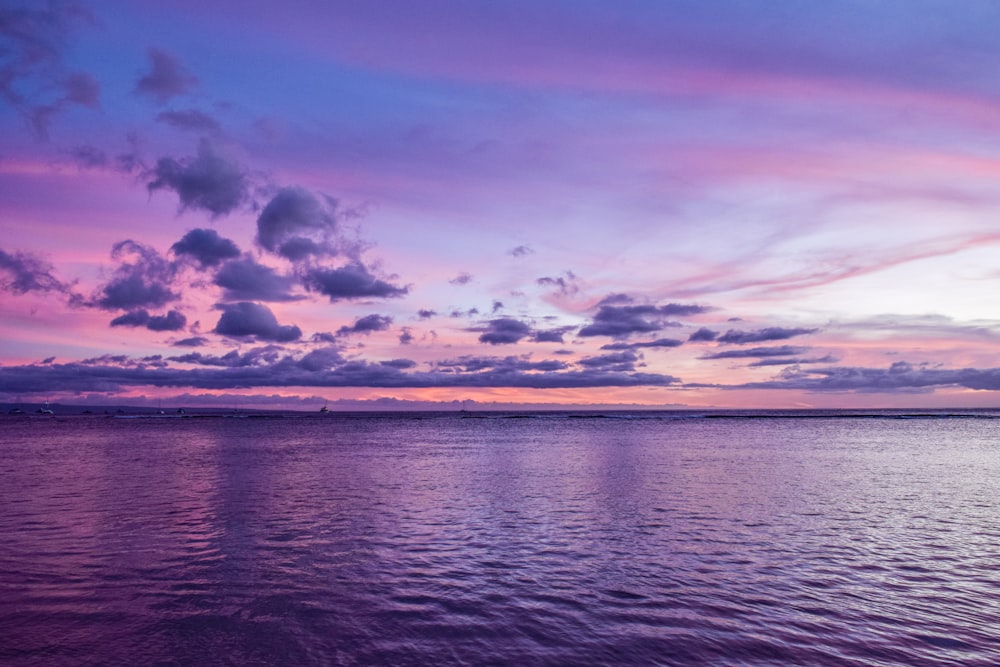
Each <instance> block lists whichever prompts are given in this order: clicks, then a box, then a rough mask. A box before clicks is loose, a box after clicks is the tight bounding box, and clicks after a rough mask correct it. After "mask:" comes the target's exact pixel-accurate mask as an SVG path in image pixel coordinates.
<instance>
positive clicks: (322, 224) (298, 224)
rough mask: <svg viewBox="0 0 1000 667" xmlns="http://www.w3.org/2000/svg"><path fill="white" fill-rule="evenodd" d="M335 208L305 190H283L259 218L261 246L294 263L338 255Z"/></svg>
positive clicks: (259, 240)
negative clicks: (319, 256) (335, 241)
mask: <svg viewBox="0 0 1000 667" xmlns="http://www.w3.org/2000/svg"><path fill="white" fill-rule="evenodd" d="M335 206H336V202H334V201H333V200H331V199H325V200H324V201H322V202H321V201H320V200H319V199H317V198H316V197H315V196H313V195H312V193H310V192H308V191H307V190H304V189H302V188H282V189H281V190H279V191H278V194H276V195H275V196H274V197H273V198H272V199H271V201H269V202H268V203H267V206H265V207H264V210H263V211H261V213H260V216H259V217H258V218H257V243H258V244H259V245H260V246H261V247H262V248H264V249H265V250H268V251H270V252H273V253H277V254H279V255H282V256H284V257H286V258H288V259H290V260H292V261H299V260H302V259H305V258H307V257H310V256H318V255H335V254H337V250H336V247H335V246H334V242H333V238H334V233H335V232H336V228H337V221H336V211H335Z"/></svg>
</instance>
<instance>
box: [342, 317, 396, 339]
mask: <svg viewBox="0 0 1000 667" xmlns="http://www.w3.org/2000/svg"><path fill="white" fill-rule="evenodd" d="M391 325H392V318H391V317H387V316H385V315H365V316H364V317H361V318H358V319H357V320H355V322H354V324H352V325H351V326H343V327H340V328H339V329H337V335H338V336H348V335H350V334H356V333H362V334H370V333H371V332H373V331H385V330H386V329H388V328H389V327H390V326H391Z"/></svg>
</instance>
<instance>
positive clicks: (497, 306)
mask: <svg viewBox="0 0 1000 667" xmlns="http://www.w3.org/2000/svg"><path fill="white" fill-rule="evenodd" d="M500 310H503V301H494V302H493V308H492V309H491V311H490V312H492V313H493V314H496V313H497V311H500Z"/></svg>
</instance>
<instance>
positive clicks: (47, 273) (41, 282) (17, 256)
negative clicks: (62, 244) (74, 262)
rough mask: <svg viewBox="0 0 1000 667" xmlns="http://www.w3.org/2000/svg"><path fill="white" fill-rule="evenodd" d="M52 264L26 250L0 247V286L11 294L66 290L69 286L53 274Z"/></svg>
mask: <svg viewBox="0 0 1000 667" xmlns="http://www.w3.org/2000/svg"><path fill="white" fill-rule="evenodd" d="M53 270H54V269H53V266H52V265H51V264H50V263H48V262H46V261H45V260H43V259H42V258H40V257H38V256H36V255H33V254H31V253H27V252H13V253H11V252H7V251H5V250H3V249H0V287H2V288H3V289H4V290H5V291H7V292H11V293H13V294H26V293H28V292H68V291H69V289H70V286H69V285H67V284H66V283H64V282H62V281H61V280H59V279H58V278H56V277H55V275H53Z"/></svg>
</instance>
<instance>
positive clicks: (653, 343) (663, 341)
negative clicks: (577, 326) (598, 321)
mask: <svg viewBox="0 0 1000 667" xmlns="http://www.w3.org/2000/svg"><path fill="white" fill-rule="evenodd" d="M683 344H684V341H682V340H677V339H676V338H657V339H656V340H647V341H642V342H639V343H608V344H607V345H602V346H601V349H602V350H636V349H639V348H643V347H678V346H680V345H683Z"/></svg>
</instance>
